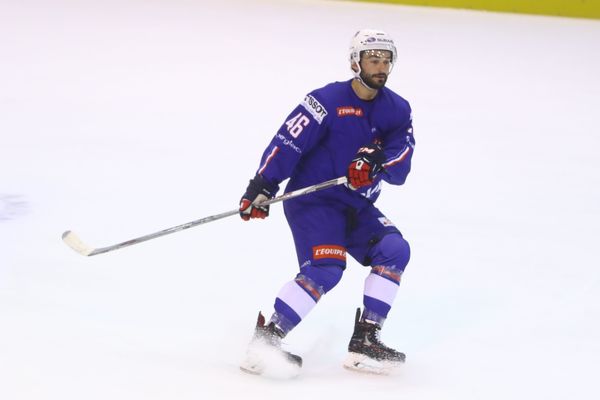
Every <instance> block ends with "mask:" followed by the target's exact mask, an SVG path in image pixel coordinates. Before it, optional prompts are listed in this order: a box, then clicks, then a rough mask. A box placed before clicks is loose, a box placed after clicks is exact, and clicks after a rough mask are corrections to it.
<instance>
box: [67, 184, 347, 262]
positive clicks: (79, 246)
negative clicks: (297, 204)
mask: <svg viewBox="0 0 600 400" xmlns="http://www.w3.org/2000/svg"><path fill="white" fill-rule="evenodd" d="M345 183H346V177H345V176H342V177H340V178H335V179H331V180H329V181H325V182H321V183H318V184H316V185H312V186H308V187H305V188H303V189H298V190H294V191H293V192H288V193H284V194H282V195H281V196H276V197H273V198H272V199H269V200H265V201H263V202H261V203H260V205H269V204H274V203H278V202H281V201H285V200H289V199H293V198H295V197H299V196H304V195H306V194H309V193H313V192H316V191H319V190H324V189H329V188H331V187H334V186H337V185H342V184H345ZM237 214H239V210H238V209H235V210H230V211H226V212H224V213H221V214H215V215H211V216H209V217H205V218H201V219H197V220H195V221H191V222H187V223H185V224H181V225H177V226H173V227H171V228H167V229H163V230H162V231H158V232H154V233H150V234H148V235H144V236H140V237H138V238H135V239H131V240H127V241H125V242H122V243H118V244H114V245H112V246H106V247H98V248H93V247H90V246H88V245H86V244H85V243H83V241H82V240H81V239H80V238H79V237H78V236H77V235H76V234H75V233H73V231H66V232H64V233H63V234H62V240H63V242H65V243H66V244H67V246H69V247H70V248H72V249H73V250H75V251H76V252H77V253H79V254H81V255H82V256H88V257H89V256H95V255H96V254H102V253H108V252H109V251H114V250H119V249H122V248H123V247H128V246H131V245H134V244H138V243H141V242H145V241H147V240H151V239H155V238H157V237H161V236H165V235H168V234H171V233H175V232H179V231H182V230H184V229H189V228H192V227H194V226H198V225H202V224H206V223H209V222H213V221H216V220H219V219H222V218H226V217H230V216H232V215H237Z"/></svg>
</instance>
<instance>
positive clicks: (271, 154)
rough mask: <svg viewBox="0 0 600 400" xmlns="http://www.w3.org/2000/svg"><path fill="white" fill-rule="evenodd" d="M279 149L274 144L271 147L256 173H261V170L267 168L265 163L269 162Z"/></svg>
mask: <svg viewBox="0 0 600 400" xmlns="http://www.w3.org/2000/svg"><path fill="white" fill-rule="evenodd" d="M278 151H279V147H278V146H275V147H274V148H273V150H271V153H270V154H269V155H268V156H267V159H266V160H265V163H264V164H263V165H262V166H261V167H260V168H259V170H258V173H259V174H262V173H263V171H264V170H265V168H267V165H269V163H270V162H271V160H272V159H273V157H275V155H276V154H277V152H278Z"/></svg>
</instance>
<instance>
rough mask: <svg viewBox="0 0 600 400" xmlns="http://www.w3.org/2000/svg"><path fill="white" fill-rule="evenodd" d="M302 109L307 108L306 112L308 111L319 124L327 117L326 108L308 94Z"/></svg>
mask: <svg viewBox="0 0 600 400" xmlns="http://www.w3.org/2000/svg"><path fill="white" fill-rule="evenodd" d="M302 107H304V108H306V111H308V112H309V113H310V114H311V115H312V116H313V118H314V119H315V120H316V121H317V122H318V123H319V124H321V122H323V118H325V117H326V116H327V110H326V109H325V107H323V105H321V103H319V101H318V100H317V99H315V98H314V97H313V96H311V95H310V94H307V95H306V97H305V98H304V100H303V101H302Z"/></svg>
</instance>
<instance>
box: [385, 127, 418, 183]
mask: <svg viewBox="0 0 600 400" xmlns="http://www.w3.org/2000/svg"><path fill="white" fill-rule="evenodd" d="M383 146H384V153H385V161H384V162H383V169H382V174H381V177H382V179H383V180H384V181H386V182H387V183H390V184H392V185H402V184H404V182H405V181H406V177H407V176H408V174H409V172H410V166H411V160H412V156H413V152H414V149H415V138H414V135H413V128H412V119H411V120H409V121H408V123H406V124H405V125H404V126H403V127H402V128H399V129H396V130H394V131H392V132H390V133H389V134H388V135H386V137H385V139H384V143H383Z"/></svg>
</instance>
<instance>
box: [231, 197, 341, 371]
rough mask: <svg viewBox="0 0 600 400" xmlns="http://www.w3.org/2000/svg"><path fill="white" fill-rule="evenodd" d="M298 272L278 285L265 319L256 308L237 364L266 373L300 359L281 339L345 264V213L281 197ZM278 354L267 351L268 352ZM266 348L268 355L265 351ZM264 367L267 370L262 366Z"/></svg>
mask: <svg viewBox="0 0 600 400" xmlns="http://www.w3.org/2000/svg"><path fill="white" fill-rule="evenodd" d="M284 209H285V212H286V218H287V219H288V223H289V225H290V228H291V230H292V234H293V237H294V243H295V246H296V252H297V256H298V260H299V263H300V266H301V267H300V272H299V273H298V274H296V276H295V277H294V279H292V280H291V281H289V282H287V283H286V284H284V285H283V287H282V288H281V289H280V290H279V292H278V294H277V297H276V299H275V305H274V312H273V315H272V316H271V318H270V320H269V322H268V323H266V324H265V320H264V317H262V314H259V318H258V321H257V326H256V330H255V335H254V338H253V340H252V342H251V344H250V346H249V349H248V354H247V357H246V360H245V361H244V362H243V363H242V366H241V368H242V369H243V370H245V371H247V372H251V373H257V374H262V373H269V370H276V369H282V368H286V367H285V365H281V364H285V363H281V362H279V363H277V362H276V363H275V365H274V364H273V361H274V360H275V361H277V359H279V360H283V361H285V362H287V363H288V364H290V363H291V364H293V365H296V366H297V367H299V366H301V365H302V359H301V358H300V357H299V356H297V355H294V354H291V353H289V352H286V351H283V350H281V340H282V339H283V338H284V337H285V336H286V335H287V334H288V332H290V331H291V330H292V329H293V328H294V327H295V326H296V325H298V324H299V323H300V322H301V321H302V319H303V318H304V317H305V316H306V315H307V314H308V313H309V312H310V311H311V310H312V309H313V308H314V306H315V305H316V304H317V302H318V301H319V300H320V298H321V296H323V295H324V294H325V293H327V292H328V291H329V290H331V289H332V288H333V287H334V286H335V285H336V284H337V283H338V282H339V280H340V279H341V277H342V274H343V271H344V268H345V265H346V249H345V248H344V247H343V240H344V229H345V228H344V223H345V219H344V215H343V213H342V212H340V211H338V210H336V209H335V208H333V209H332V208H331V207H324V206H322V205H321V204H319V203H307V202H306V201H302V202H300V201H295V200H291V201H288V202H286V203H285V205H284ZM274 351H275V353H276V354H279V357H270V356H268V354H273V352H274ZM265 354H266V355H267V356H265ZM265 371H266V372H265Z"/></svg>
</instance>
